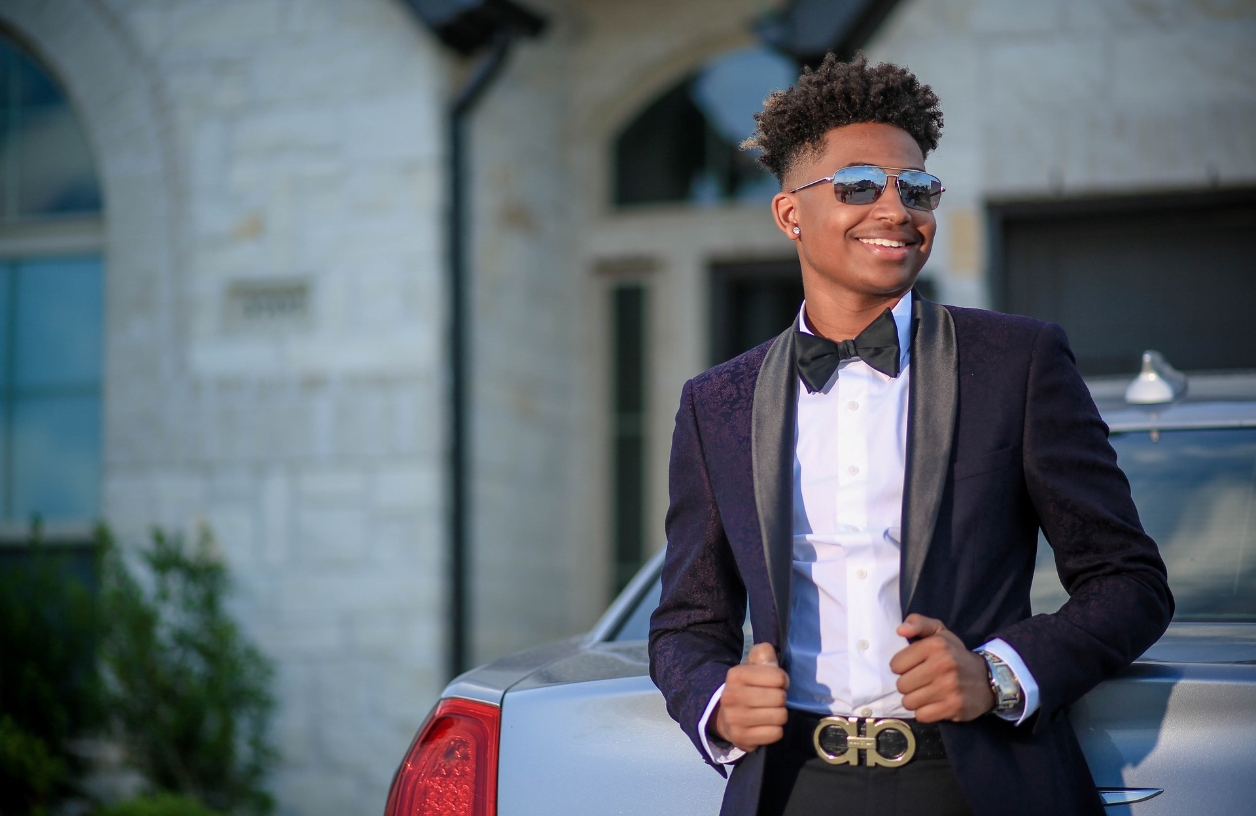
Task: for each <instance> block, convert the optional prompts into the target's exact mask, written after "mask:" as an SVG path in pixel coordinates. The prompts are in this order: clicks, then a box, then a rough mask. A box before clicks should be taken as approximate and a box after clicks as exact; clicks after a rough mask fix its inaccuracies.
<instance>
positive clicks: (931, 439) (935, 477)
mask: <svg viewBox="0 0 1256 816" xmlns="http://www.w3.org/2000/svg"><path fill="white" fill-rule="evenodd" d="M958 406H959V356H958V353H957V351H956V347H955V322H954V320H952V319H951V313H950V312H948V311H947V310H946V309H945V308H944V307H942V306H939V305H938V304H936V303H933V302H931V301H928V300H925V299H924V298H922V297H920V296H919V295H917V294H915V293H914V292H913V293H912V342H911V386H910V390H909V395H908V407H907V468H906V473H905V474H904V482H903V534H902V542H903V552H902V567H901V573H900V579H899V600H900V601H901V602H902V605H903V614H904V615H906V614H907V612H908V610H910V608H911V602H912V598H913V596H914V595H915V594H916V585H917V583H918V582H919V581H920V571H921V570H922V569H923V568H924V565H925V557H926V556H928V554H929V544H930V542H932V541H933V531H934V525H935V524H936V522H937V519H938V508H939V507H940V506H941V503H942V492H943V490H944V489H945V488H946V473H947V467H948V466H949V464H950V461H951V439H952V437H953V435H954V433H955V414H956V410H957V408H958Z"/></svg>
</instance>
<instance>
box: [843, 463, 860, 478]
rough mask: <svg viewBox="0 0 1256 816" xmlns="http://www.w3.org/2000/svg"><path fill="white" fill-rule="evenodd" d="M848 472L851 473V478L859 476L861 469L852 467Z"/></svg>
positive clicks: (847, 469)
mask: <svg viewBox="0 0 1256 816" xmlns="http://www.w3.org/2000/svg"><path fill="white" fill-rule="evenodd" d="M846 472H847V473H849V474H850V475H851V476H858V475H859V468H858V467H856V466H855V465H851V466H850V467H848V468H846Z"/></svg>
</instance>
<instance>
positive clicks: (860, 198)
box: [790, 165, 946, 210]
mask: <svg viewBox="0 0 1256 816" xmlns="http://www.w3.org/2000/svg"><path fill="white" fill-rule="evenodd" d="M891 178H893V179H894V186H895V187H896V188H898V198H899V200H900V201H902V202H903V206H904V207H910V208H911V209H913V210H936V209H937V208H938V203H939V202H940V201H942V193H943V192H944V191H945V190H946V188H945V187H943V186H942V182H941V180H939V179H938V177H937V176H931V175H929V174H928V173H926V172H924V171H923V170H908V169H907V168H904V167H874V166H873V165H858V166H856V167H843V168H842V169H841V170H838V171H837V172H836V173H834V174H833V175H831V176H829V177H828V178H822V179H816V180H815V181H813V182H810V183H808V184H804V185H803V186H801V187H795V188H794V189H792V190H790V192H791V193H796V192H798V191H799V190H805V189H807V188H808V187H814V186H815V185H817V184H824V183H825V182H832V184H833V192H834V193H835V194H836V195H837V200H838V201H840V202H842V203H843V204H871V203H872V202H874V201H876V200H877V199H878V198H880V197H881V194H882V193H884V192H885V186H886V185H887V184H889V183H890V179H891Z"/></svg>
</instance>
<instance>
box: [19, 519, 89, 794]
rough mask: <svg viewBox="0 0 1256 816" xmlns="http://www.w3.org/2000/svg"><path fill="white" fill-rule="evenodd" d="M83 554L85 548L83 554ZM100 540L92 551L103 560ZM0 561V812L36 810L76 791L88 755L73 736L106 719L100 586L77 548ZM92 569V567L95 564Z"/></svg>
mask: <svg viewBox="0 0 1256 816" xmlns="http://www.w3.org/2000/svg"><path fill="white" fill-rule="evenodd" d="M80 554H81V553H80ZM99 554H100V549H99V542H98V547H97V549H96V550H94V551H93V552H92V554H91V558H90V560H92V561H93V562H96V563H98V561H99ZM4 555H5V563H4V565H3V566H2V567H0V814H10V815H11V816H16V814H27V813H38V812H42V811H46V810H47V809H49V808H52V807H53V806H55V805H56V804H57V803H58V802H59V801H61V800H62V799H64V798H65V797H66V796H67V795H69V794H72V793H73V792H74V786H73V782H74V779H75V776H76V775H77V774H78V772H79V771H81V767H82V762H81V760H80V759H79V757H77V756H76V755H75V754H74V753H73V752H72V751H71V750H70V749H69V740H71V739H72V738H74V737H77V736H82V735H83V734H86V733H89V732H91V731H93V730H95V729H96V728H98V727H99V725H100V723H101V721H102V711H101V705H100V703H101V697H100V677H99V673H98V671H97V662H96V659H95V653H96V648H97V645H98V643H99V642H100V639H101V636H102V634H103V623H104V621H103V618H102V616H101V614H100V604H99V597H98V594H97V593H96V592H95V591H94V590H93V588H92V587H91V586H90V585H89V581H90V579H87V580H85V579H84V577H82V576H78V575H75V570H74V564H73V563H72V557H71V555H70V554H68V553H66V552H64V551H56V550H49V548H47V547H45V546H44V545H43V543H42V540H41V535H40V525H39V524H38V522H36V524H34V525H33V527H32V532H31V541H30V547H29V549H26V550H21V549H17V548H15V549H11V550H7V551H6V552H5V553H4ZM94 571H95V570H94V569H91V570H89V572H94Z"/></svg>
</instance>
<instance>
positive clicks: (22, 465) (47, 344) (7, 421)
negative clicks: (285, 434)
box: [0, 35, 104, 522]
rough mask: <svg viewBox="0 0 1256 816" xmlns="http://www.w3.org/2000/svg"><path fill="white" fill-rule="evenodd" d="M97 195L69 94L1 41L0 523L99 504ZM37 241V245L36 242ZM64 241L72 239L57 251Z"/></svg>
mask: <svg viewBox="0 0 1256 816" xmlns="http://www.w3.org/2000/svg"><path fill="white" fill-rule="evenodd" d="M100 212H101V195H100V186H99V184H98V183H97V180H96V173H95V170H94V166H93V162H92V158H91V153H90V151H89V149H88V145H87V140H86V138H85V136H84V133H83V129H82V127H81V126H80V125H79V122H78V118H77V117H76V116H75V113H74V110H73V108H71V106H70V104H69V102H68V100H67V99H66V96H65V94H64V93H63V92H62V90H61V89H60V87H58V85H57V83H56V82H55V81H54V80H53V78H52V77H51V76H50V75H49V73H48V72H47V71H46V70H45V69H44V68H43V67H42V66H40V65H39V63H38V62H37V61H36V60H35V58H34V57H33V56H32V55H30V54H29V53H27V52H26V51H25V50H23V49H22V48H21V47H20V46H19V45H18V44H17V43H15V42H14V41H13V40H11V39H8V38H6V37H4V36H3V35H0V519H3V520H4V521H9V522H26V521H29V520H30V519H31V518H32V517H34V516H40V517H42V518H43V519H45V520H47V521H50V522H84V521H89V520H91V519H93V518H94V517H95V516H96V515H97V513H98V511H99V506H100V498H99V496H100V465H101V451H100V449H101V422H100V418H101V399H100V395H101V362H102V351H101V345H102V336H103V331H102V330H103V305H104V304H103V299H104V296H103V268H102V264H101V259H100V255H99V253H98V252H92V253H84V252H83V250H82V246H83V244H84V242H83V241H82V240H79V239H81V234H82V232H83V230H84V229H86V231H87V232H88V233H91V232H92V231H93V230H94V231H95V233H96V234H97V235H98V234H99V218H100ZM32 236H37V237H38V238H39V240H37V241H34V240H32ZM63 236H71V238H72V239H73V240H69V241H67V242H66V243H64V244H61V245H59V244H58V241H59V239H60V238H61V237H63Z"/></svg>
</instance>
